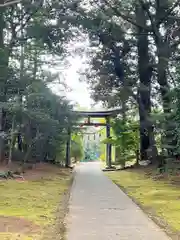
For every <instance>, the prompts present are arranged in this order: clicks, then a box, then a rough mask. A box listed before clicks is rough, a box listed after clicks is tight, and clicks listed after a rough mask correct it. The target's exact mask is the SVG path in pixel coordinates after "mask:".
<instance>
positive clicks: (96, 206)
mask: <svg viewBox="0 0 180 240" xmlns="http://www.w3.org/2000/svg"><path fill="white" fill-rule="evenodd" d="M69 208H70V209H69V216H68V218H67V227H68V229H67V240H125V239H126V240H160V239H161V240H168V239H169V238H168V237H167V236H166V234H165V233H164V232H163V231H161V230H160V229H159V227H158V226H156V224H155V223H153V222H152V221H151V220H150V219H149V218H148V217H147V216H146V215H145V214H144V213H143V212H142V211H141V210H140V209H139V207H137V206H136V205H135V204H134V203H133V202H132V201H131V199H129V198H128V197H127V196H126V195H125V194H124V193H123V192H122V191H121V190H120V189H119V188H118V187H117V186H116V185H115V184H113V183H112V182H111V181H110V180H109V179H108V178H107V177H106V176H105V175H104V174H103V172H102V171H101V170H100V166H99V164H98V163H84V164H80V165H79V166H78V167H77V168H76V176H75V181H74V184H73V188H72V194H71V199H70V207H69Z"/></svg>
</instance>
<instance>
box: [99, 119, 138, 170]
mask: <svg viewBox="0 0 180 240" xmlns="http://www.w3.org/2000/svg"><path fill="white" fill-rule="evenodd" d="M112 129H113V132H114V137H113V138H110V139H105V140H104V141H103V143H104V144H112V146H115V149H116V163H119V164H121V165H122V166H125V163H126V162H127V161H131V160H134V159H135V157H136V151H137V150H138V149H139V126H138V123H137V122H135V121H132V120H131V121H126V122H125V123H124V121H123V120H121V119H116V120H115V121H114V122H113V123H112Z"/></svg>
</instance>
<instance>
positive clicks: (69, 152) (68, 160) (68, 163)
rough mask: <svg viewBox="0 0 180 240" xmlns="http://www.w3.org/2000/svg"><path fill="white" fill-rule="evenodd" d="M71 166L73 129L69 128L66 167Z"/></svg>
mask: <svg viewBox="0 0 180 240" xmlns="http://www.w3.org/2000/svg"><path fill="white" fill-rule="evenodd" d="M70 166H71V129H70V128H68V139H67V142H66V162H65V167H67V168H68V167H70Z"/></svg>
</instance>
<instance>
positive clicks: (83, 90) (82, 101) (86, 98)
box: [65, 56, 93, 108]
mask: <svg viewBox="0 0 180 240" xmlns="http://www.w3.org/2000/svg"><path fill="white" fill-rule="evenodd" d="M70 64H71V66H70V67H69V69H67V70H66V71H65V82H66V84H67V85H68V86H69V87H70V88H71V91H70V92H67V97H68V98H69V99H71V100H72V101H74V102H77V103H78V105H80V106H81V107H84V108H90V107H91V104H92V103H93V101H92V100H91V98H90V93H89V90H88V85H87V84H86V83H85V82H82V81H80V75H79V74H78V71H79V70H80V69H83V68H84V64H83V59H82V58H81V57H78V56H76V57H74V58H71V59H70Z"/></svg>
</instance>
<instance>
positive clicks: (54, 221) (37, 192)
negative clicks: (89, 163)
mask: <svg viewBox="0 0 180 240" xmlns="http://www.w3.org/2000/svg"><path fill="white" fill-rule="evenodd" d="M3 169H4V168H3V167H1V168H0V171H1V170H3ZM71 179H72V174H71V171H70V170H67V169H63V168H58V167H55V166H52V165H48V164H38V165H37V166H36V167H35V168H34V169H33V170H28V171H27V172H26V173H25V174H24V180H23V181H22V180H1V181H0V192H1V201H0V239H1V240H39V239H43V240H45V239H47V240H50V239H56V237H54V236H53V234H54V235H56V236H59V238H58V239H63V235H64V231H65V229H64V214H65V208H66V203H67V199H66V198H67V197H68V189H69V187H70V185H71Z"/></svg>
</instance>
